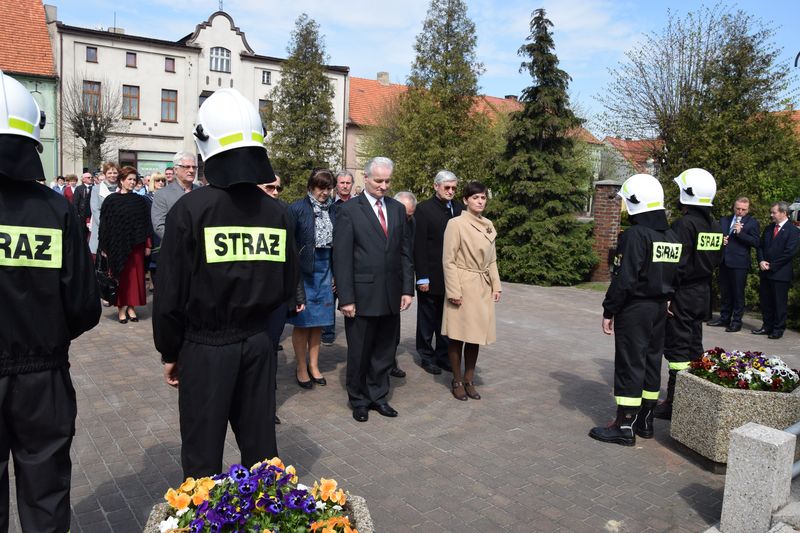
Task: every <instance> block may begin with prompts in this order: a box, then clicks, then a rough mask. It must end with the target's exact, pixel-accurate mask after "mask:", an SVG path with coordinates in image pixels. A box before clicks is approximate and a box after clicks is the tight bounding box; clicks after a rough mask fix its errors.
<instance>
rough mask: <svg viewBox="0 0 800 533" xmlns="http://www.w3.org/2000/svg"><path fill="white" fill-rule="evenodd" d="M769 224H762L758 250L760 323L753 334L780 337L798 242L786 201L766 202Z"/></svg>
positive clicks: (798, 231)
mask: <svg viewBox="0 0 800 533" xmlns="http://www.w3.org/2000/svg"><path fill="white" fill-rule="evenodd" d="M769 216H770V218H771V219H772V224H769V225H768V226H767V227H766V228H764V233H763V234H762V235H761V246H759V248H758V250H757V253H758V268H759V269H761V285H760V289H759V292H760V296H761V319H762V323H761V327H760V328H759V329H754V330H752V331H751V333H753V334H754V335H769V338H770V339H780V338H781V337H783V330H785V329H786V308H787V304H788V300H789V287H790V286H791V284H792V258H793V257H794V254H796V253H797V248H798V246H800V229H798V228H796V227H794V225H793V224H792V223H791V222H789V204H787V203H786V202H775V203H774V204H772V206H770V210H769Z"/></svg>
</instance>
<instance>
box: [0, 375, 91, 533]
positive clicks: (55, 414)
mask: <svg viewBox="0 0 800 533" xmlns="http://www.w3.org/2000/svg"><path fill="white" fill-rule="evenodd" d="M77 413H78V406H77V402H76V400H75V389H74V388H73V387H72V380H71V379H70V377H69V370H68V369H67V368H66V367H65V368H61V369H55V370H46V371H42V372H33V373H30V374H19V375H16V376H3V377H0V531H3V532H6V531H8V528H9V508H8V505H9V488H8V457H9V452H10V454H11V457H12V458H13V459H14V475H15V476H16V487H17V509H18V510H19V520H20V524H21V525H22V530H23V531H36V532H37V533H40V532H41V533H50V532H52V533H64V532H65V531H68V530H69V526H70V513H69V490H70V480H71V477H72V461H71V460H70V458H69V449H70V446H71V445H72V437H73V436H74V435H75V416H76V415H77Z"/></svg>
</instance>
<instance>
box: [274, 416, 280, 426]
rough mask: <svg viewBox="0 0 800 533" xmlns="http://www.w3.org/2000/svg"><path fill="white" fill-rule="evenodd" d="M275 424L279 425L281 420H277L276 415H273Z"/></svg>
mask: <svg viewBox="0 0 800 533" xmlns="http://www.w3.org/2000/svg"><path fill="white" fill-rule="evenodd" d="M275 423H276V424H280V423H281V419H280V418H278V415H275Z"/></svg>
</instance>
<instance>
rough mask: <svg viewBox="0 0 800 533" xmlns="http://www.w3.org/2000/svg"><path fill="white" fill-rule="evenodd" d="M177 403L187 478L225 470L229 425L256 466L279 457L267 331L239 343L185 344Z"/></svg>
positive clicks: (245, 462)
mask: <svg viewBox="0 0 800 533" xmlns="http://www.w3.org/2000/svg"><path fill="white" fill-rule="evenodd" d="M178 361H179V364H180V375H179V379H180V388H179V389H178V391H179V394H178V405H179V414H180V423H181V441H182V442H181V464H182V466H183V474H184V476H185V477H189V476H191V477H194V478H198V477H203V476H210V475H214V474H217V473H219V472H221V471H222V451H223V448H224V445H225V433H226V432H227V430H228V422H229V421H230V423H231V428H232V429H233V433H234V434H235V435H236V443H237V444H238V445H239V451H240V452H241V454H242V465H244V466H246V467H248V468H249V467H250V466H252V465H253V464H254V463H256V462H258V461H261V460H263V459H269V458H272V457H275V456H277V455H278V446H277V444H276V442H275V371H274V365H275V353H274V352H273V350H272V340H271V339H270V337H269V335H268V334H267V332H263V333H258V334H256V335H253V336H252V337H248V338H246V339H244V340H243V341H240V342H237V343H235V344H227V345H224V346H208V345H205V344H196V343H193V342H189V341H186V342H184V344H183V347H182V348H181V351H180V354H179V359H178Z"/></svg>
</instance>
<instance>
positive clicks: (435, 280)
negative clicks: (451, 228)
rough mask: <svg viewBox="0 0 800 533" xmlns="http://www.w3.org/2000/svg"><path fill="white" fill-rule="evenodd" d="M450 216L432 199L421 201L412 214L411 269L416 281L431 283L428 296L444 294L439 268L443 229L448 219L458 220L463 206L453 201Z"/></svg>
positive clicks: (438, 201) (441, 273)
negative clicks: (456, 218)
mask: <svg viewBox="0 0 800 533" xmlns="http://www.w3.org/2000/svg"><path fill="white" fill-rule="evenodd" d="M451 205H452V206H453V213H452V215H451V214H450V210H449V209H448V208H447V202H442V201H441V200H439V198H437V197H436V196H434V197H433V198H429V199H427V200H425V201H424V202H420V203H419V205H418V206H417V210H416V211H415V212H414V220H416V227H415V229H414V270H415V272H416V275H417V279H418V280H420V279H428V280H430V289H429V290H428V293H429V294H432V295H440V296H443V295H444V269H443V268H442V249H443V248H444V229H445V228H446V227H447V223H448V222H449V221H450V219H451V218H453V217H457V216H459V215H460V214H461V211H463V209H464V206H463V205H461V203H460V202H458V201H456V200H455V199H454V200H452V204H451Z"/></svg>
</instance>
